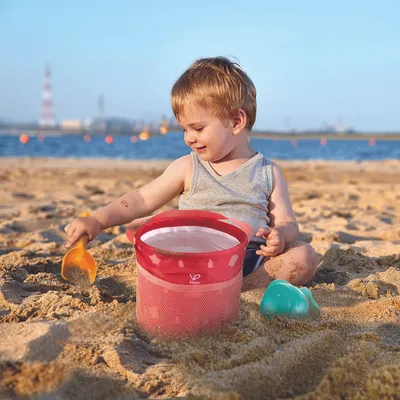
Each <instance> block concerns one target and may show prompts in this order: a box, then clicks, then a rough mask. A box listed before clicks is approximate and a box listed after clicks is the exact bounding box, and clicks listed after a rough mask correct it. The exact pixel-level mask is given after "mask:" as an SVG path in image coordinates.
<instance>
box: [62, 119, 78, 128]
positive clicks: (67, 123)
mask: <svg viewBox="0 0 400 400" xmlns="http://www.w3.org/2000/svg"><path fill="white" fill-rule="evenodd" d="M81 128H82V123H81V121H79V120H75V119H65V120H63V121H61V129H66V130H67V129H69V130H74V131H79V130H80V129H81Z"/></svg>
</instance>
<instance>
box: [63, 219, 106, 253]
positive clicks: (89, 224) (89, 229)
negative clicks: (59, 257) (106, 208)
mask: <svg viewBox="0 0 400 400" xmlns="http://www.w3.org/2000/svg"><path fill="white" fill-rule="evenodd" d="M64 231H65V232H66V233H67V235H68V241H67V244H66V247H71V246H72V245H73V244H74V243H76V242H77V241H78V240H79V239H80V238H81V237H82V236H84V235H87V236H88V237H89V241H90V240H93V239H94V238H95V237H96V236H97V235H98V234H99V233H100V232H101V226H100V223H99V221H97V219H96V218H93V217H84V218H76V219H74V220H72V221H71V222H70V223H69V224H68V225H67V226H66V227H65V228H64Z"/></svg>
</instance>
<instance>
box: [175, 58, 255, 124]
mask: <svg viewBox="0 0 400 400" xmlns="http://www.w3.org/2000/svg"><path fill="white" fill-rule="evenodd" d="M171 102H172V110H173V112H174V114H175V117H176V119H177V120H178V121H179V117H180V116H182V115H183V114H184V112H185V105H187V104H190V103H192V104H193V103H195V104H196V105H198V106H200V107H203V108H211V109H212V110H213V113H214V115H216V116H218V117H219V118H220V119H221V121H222V122H225V121H227V120H229V119H230V118H232V117H233V116H234V115H235V114H236V113H237V111H238V110H239V109H240V108H241V109H242V110H244V111H245V112H246V115H247V123H246V128H247V129H248V130H249V131H250V130H251V128H252V127H253V125H254V122H255V120H256V112H257V102H256V88H255V86H254V83H253V82H252V80H251V79H250V78H249V77H248V75H247V74H246V73H245V72H244V71H243V70H242V68H241V67H240V65H239V64H238V63H235V62H232V61H230V60H228V59H227V58H225V57H213V58H202V59H200V60H197V61H196V62H194V63H193V64H192V65H191V66H190V67H189V68H188V69H187V70H186V71H185V72H184V73H183V74H182V75H181V76H180V77H179V79H178V80H177V81H176V82H175V84H174V86H173V87H172V90H171Z"/></svg>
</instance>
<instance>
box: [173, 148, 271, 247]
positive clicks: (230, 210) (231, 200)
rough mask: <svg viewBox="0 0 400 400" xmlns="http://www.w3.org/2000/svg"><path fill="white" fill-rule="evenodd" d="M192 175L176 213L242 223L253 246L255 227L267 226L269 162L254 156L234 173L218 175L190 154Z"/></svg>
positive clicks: (205, 163) (261, 239)
mask: <svg viewBox="0 0 400 400" xmlns="http://www.w3.org/2000/svg"><path fill="white" fill-rule="evenodd" d="M191 154H192V160H193V176H192V183H191V185H190V191H189V193H187V194H186V195H181V196H180V197H179V203H178V207H179V209H180V210H206V211H214V212H217V213H221V214H224V215H225V216H226V217H228V218H229V217H231V218H234V219H238V220H239V221H243V222H246V223H247V224H249V225H250V226H251V227H252V228H253V232H254V235H253V237H252V239H251V242H253V243H257V244H259V243H263V242H264V243H265V239H263V238H262V237H261V238H259V237H256V236H255V233H256V232H257V230H258V228H261V227H266V226H269V222H270V221H269V218H268V214H267V213H268V204H269V196H270V195H271V193H272V165H271V161H270V160H268V159H267V158H266V157H264V156H263V154H261V153H259V152H258V153H257V154H256V155H255V156H254V157H252V158H251V159H250V160H247V161H246V162H245V163H244V164H243V165H241V166H240V167H239V168H238V169H236V170H235V171H232V172H231V173H229V174H227V175H224V176H220V175H218V174H217V173H216V172H215V171H214V169H213V168H212V167H211V166H210V164H209V163H208V162H207V161H203V160H202V159H201V158H199V157H198V155H197V153H195V152H192V153H191Z"/></svg>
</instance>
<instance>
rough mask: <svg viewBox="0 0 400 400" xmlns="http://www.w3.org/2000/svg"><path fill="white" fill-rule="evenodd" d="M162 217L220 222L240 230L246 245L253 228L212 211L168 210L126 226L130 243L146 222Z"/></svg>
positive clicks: (251, 235)
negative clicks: (243, 234) (244, 235)
mask: <svg viewBox="0 0 400 400" xmlns="http://www.w3.org/2000/svg"><path fill="white" fill-rule="evenodd" d="M164 217H168V218H171V217H177V218H178V217H179V218H180V217H197V218H198V217H204V218H212V219H215V220H218V221H221V222H226V223H228V224H229V223H231V224H233V225H235V226H237V227H238V228H239V229H241V230H242V231H243V232H244V233H245V234H246V235H247V243H248V242H250V240H251V238H252V237H253V228H252V227H251V226H250V225H249V224H247V223H246V222H242V221H239V220H237V219H234V218H227V217H226V216H225V215H223V214H219V213H216V212H213V211H203V210H168V211H164V212H162V213H160V214H156V215H150V216H148V217H143V218H138V219H135V220H133V221H132V222H131V223H130V224H129V225H128V226H127V230H126V235H127V237H128V239H129V241H130V242H131V243H134V236H135V233H136V231H137V230H138V229H139V228H140V227H141V226H142V225H143V224H145V223H146V222H148V221H150V220H153V221H154V220H155V219H157V218H164Z"/></svg>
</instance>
